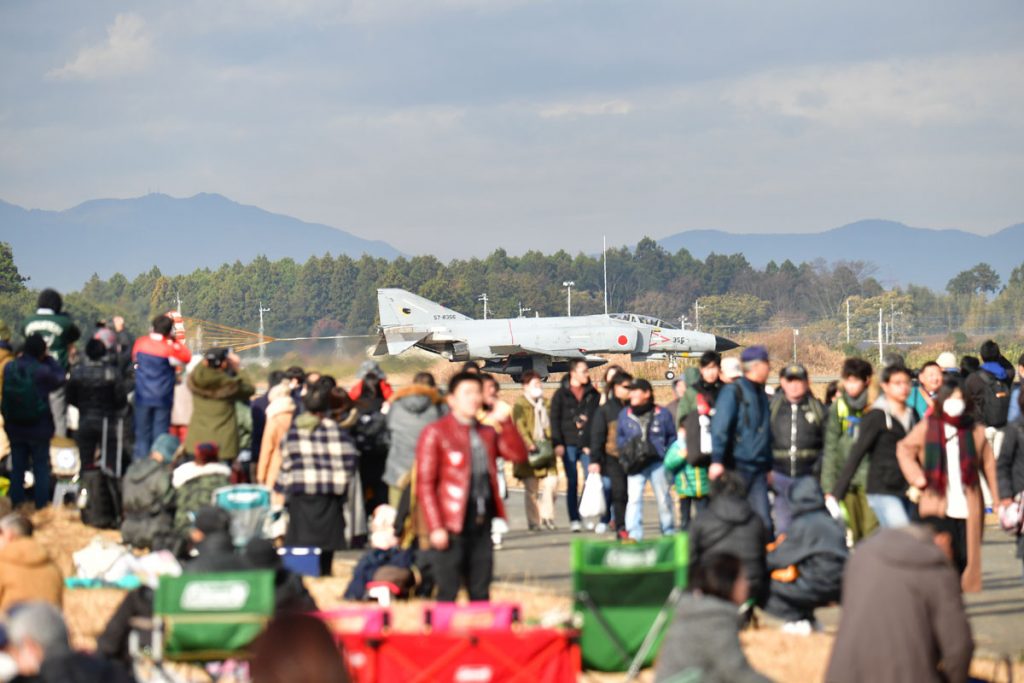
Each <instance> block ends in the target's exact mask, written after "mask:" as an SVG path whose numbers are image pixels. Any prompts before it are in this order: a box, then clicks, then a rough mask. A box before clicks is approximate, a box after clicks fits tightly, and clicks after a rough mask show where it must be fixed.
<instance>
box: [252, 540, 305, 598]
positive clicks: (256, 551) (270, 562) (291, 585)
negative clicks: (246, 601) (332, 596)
mask: <svg viewBox="0 0 1024 683" xmlns="http://www.w3.org/2000/svg"><path fill="white" fill-rule="evenodd" d="M245 561H246V562H247V563H248V564H249V567H250V568H252V569H270V570H273V572H274V613H275V614H285V613H287V612H315V611H316V609H317V606H316V602H314V601H313V597H312V596H311V595H310V594H309V591H307V590H306V586H305V584H303V583H302V577H301V576H299V575H298V574H296V573H295V572H293V571H291V570H290V569H288V568H286V567H285V566H284V564H282V562H281V556H280V555H278V554H277V549H276V548H274V544H273V542H272V541H270V540H268V539H265V538H254V539H252V540H251V541H249V543H248V544H247V545H246V546H245Z"/></svg>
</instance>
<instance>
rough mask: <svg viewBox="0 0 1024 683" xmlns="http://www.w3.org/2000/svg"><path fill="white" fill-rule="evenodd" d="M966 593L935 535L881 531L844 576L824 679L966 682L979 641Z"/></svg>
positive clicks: (838, 681)
mask: <svg viewBox="0 0 1024 683" xmlns="http://www.w3.org/2000/svg"><path fill="white" fill-rule="evenodd" d="M959 588H960V581H959V577H957V574H956V570H955V569H954V568H953V566H952V564H951V563H950V561H949V560H948V559H947V558H946V556H945V555H943V553H942V551H940V550H939V549H938V548H937V547H936V546H935V544H934V543H933V542H932V540H931V533H930V531H928V530H925V529H922V528H920V527H918V526H916V525H911V526H908V527H902V528H899V529H880V530H879V531H878V533H876V534H875V535H874V536H872V537H871V538H869V539H867V540H865V541H864V542H862V543H861V544H860V545H858V546H857V552H855V553H854V554H853V555H852V556H851V557H850V561H849V564H848V566H847V570H846V574H845V575H844V576H843V603H842V606H843V608H842V610H841V612H840V618H839V631H838V632H837V633H836V639H835V645H834V646H833V648H832V658H831V661H830V662H829V666H828V672H827V673H826V674H825V680H826V681H828V682H829V683H846V682H847V681H849V682H850V683H853V682H854V681H871V682H872V683H902V682H903V681H935V682H938V681H949V682H951V683H961V682H962V681H966V680H967V671H968V668H969V667H970V664H971V656H972V655H973V653H974V639H973V638H972V637H971V627H970V624H969V623H968V621H967V615H966V613H965V611H964V605H963V599H962V597H961V595H960V590H959ZM940 670H941V673H940Z"/></svg>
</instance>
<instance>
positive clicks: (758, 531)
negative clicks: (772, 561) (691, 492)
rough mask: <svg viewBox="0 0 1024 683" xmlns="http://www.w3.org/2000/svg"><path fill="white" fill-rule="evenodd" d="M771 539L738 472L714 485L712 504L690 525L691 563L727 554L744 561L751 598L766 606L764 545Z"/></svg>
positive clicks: (728, 475)
mask: <svg viewBox="0 0 1024 683" xmlns="http://www.w3.org/2000/svg"><path fill="white" fill-rule="evenodd" d="M770 540H771V539H769V538H768V530H767V529H765V527H764V522H762V521H761V517H760V516H758V515H757V514H756V513H755V512H754V508H753V507H752V506H751V505H750V501H748V500H747V485H746V483H745V482H744V481H743V477H742V476H740V475H739V474H738V473H736V472H728V471H727V472H724V473H722V476H720V477H719V478H718V479H716V480H715V481H713V482H711V502H710V503H708V507H707V509H705V510H704V511H702V512H701V514H699V515H697V519H695V520H694V521H693V522H692V523H691V524H690V538H689V542H690V561H691V562H700V561H701V558H703V557H706V556H709V555H716V554H721V553H728V554H730V555H735V556H736V557H738V558H740V560H742V562H743V573H744V575H745V576H746V577H747V581H748V582H749V583H750V597H751V598H753V599H754V601H755V603H756V604H758V605H763V604H764V600H765V598H766V597H767V596H766V592H767V590H768V570H767V568H766V566H765V546H767V545H768V542H769V541H770Z"/></svg>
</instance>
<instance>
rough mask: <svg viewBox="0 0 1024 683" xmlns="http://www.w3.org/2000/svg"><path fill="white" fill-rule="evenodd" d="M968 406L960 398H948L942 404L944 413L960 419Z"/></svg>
mask: <svg viewBox="0 0 1024 683" xmlns="http://www.w3.org/2000/svg"><path fill="white" fill-rule="evenodd" d="M966 407H967V406H966V405H965V404H964V401H963V399H960V398H947V399H946V400H945V401H944V402H943V403H942V412H944V413H945V414H946V415H949V416H950V417H960V416H961V415H963V414H964V408H966Z"/></svg>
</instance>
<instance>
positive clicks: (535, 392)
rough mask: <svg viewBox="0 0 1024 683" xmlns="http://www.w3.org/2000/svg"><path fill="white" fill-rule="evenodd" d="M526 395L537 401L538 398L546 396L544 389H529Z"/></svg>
mask: <svg viewBox="0 0 1024 683" xmlns="http://www.w3.org/2000/svg"><path fill="white" fill-rule="evenodd" d="M526 395H527V396H529V397H530V398H532V399H534V400H537V399H538V398H541V397H542V396H544V387H529V388H528V389H527V390H526Z"/></svg>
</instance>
